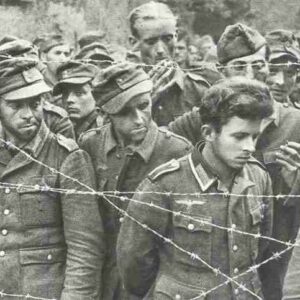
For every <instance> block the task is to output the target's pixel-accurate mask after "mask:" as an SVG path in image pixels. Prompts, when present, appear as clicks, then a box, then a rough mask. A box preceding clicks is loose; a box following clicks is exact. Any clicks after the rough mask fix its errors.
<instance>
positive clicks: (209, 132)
mask: <svg viewBox="0 0 300 300" xmlns="http://www.w3.org/2000/svg"><path fill="white" fill-rule="evenodd" d="M201 134H202V137H203V139H204V140H205V141H206V142H212V141H213V140H214V139H215V137H216V130H215V128H214V127H213V126H212V125H210V124H205V125H203V126H201Z"/></svg>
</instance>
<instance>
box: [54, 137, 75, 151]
mask: <svg viewBox="0 0 300 300" xmlns="http://www.w3.org/2000/svg"><path fill="white" fill-rule="evenodd" d="M53 136H54V138H55V140H56V141H57V143H58V144H59V146H61V147H62V148H64V149H65V150H67V151H68V152H73V151H75V150H78V149H79V146H78V144H77V143H76V142H75V141H74V140H73V139H71V138H67V137H65V136H64V135H62V134H60V133H58V134H55V135H53Z"/></svg>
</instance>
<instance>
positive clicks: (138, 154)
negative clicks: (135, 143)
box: [80, 122, 191, 300]
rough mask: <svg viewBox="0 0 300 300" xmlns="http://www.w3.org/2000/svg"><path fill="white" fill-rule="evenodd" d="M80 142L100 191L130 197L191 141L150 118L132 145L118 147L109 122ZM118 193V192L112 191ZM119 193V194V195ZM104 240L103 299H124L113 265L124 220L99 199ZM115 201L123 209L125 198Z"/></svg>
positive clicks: (125, 204) (115, 267) (185, 150)
mask: <svg viewBox="0 0 300 300" xmlns="http://www.w3.org/2000/svg"><path fill="white" fill-rule="evenodd" d="M80 144H81V146H82V148H83V149H85V150H86V151H87V152H88V153H89V154H90V156H91V158H92V161H93V164H94V167H95V172H96V176H97V187H98V190H100V191H120V192H128V194H125V195H124V194H122V196H128V197H131V196H132V194H133V192H134V191H135V189H136V187H137V186H138V184H139V183H140V182H141V181H142V180H143V179H144V178H145V177H146V176H147V174H148V173H149V172H150V171H152V170H153V169H154V168H156V167H157V166H158V165H160V164H162V163H164V162H166V161H168V160H170V159H172V158H178V157H180V156H182V155H184V154H185V153H187V152H189V151H190V149H191V144H190V143H189V142H188V141H187V140H186V139H184V138H182V137H179V136H177V135H175V134H173V133H171V132H167V131H163V130H162V129H159V128H158V127H157V125H156V124H155V123H154V122H152V123H151V126H150V129H149V131H148V133H147V135H146V137H145V139H144V141H143V142H142V144H141V145H140V146H139V147H138V148H135V149H132V148H131V149H130V148H120V147H119V146H118V144H117V141H116V139H115V138H114V135H113V133H112V127H111V124H107V125H105V126H103V127H102V128H99V129H92V130H90V131H88V132H86V133H85V134H83V135H82V138H81V141H80ZM112 194H113V195H114V194H115V195H117V196H118V193H117V192H116V193H115V192H112ZM119 196H120V195H119ZM100 201H101V202H100V208H101V210H100V211H101V214H102V218H103V222H104V229H105V236H106V242H107V250H108V252H107V257H106V259H105V266H104V270H103V284H102V286H103V287H104V292H103V297H104V298H103V299H105V300H109V299H122V300H123V299H125V296H122V295H121V294H120V280H119V275H118V270H117V265H116V254H115V247H116V241H117V236H118V233H119V228H120V223H121V222H122V220H123V215H121V214H120V213H119V212H118V211H117V210H116V209H115V208H114V207H112V206H111V205H110V204H109V203H107V202H106V201H105V200H104V199H101V200H100ZM110 201H112V202H113V203H114V204H115V205H117V206H118V207H120V208H121V209H126V207H127V204H128V202H127V201H125V202H120V199H119V198H115V197H110Z"/></svg>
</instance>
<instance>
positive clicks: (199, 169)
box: [188, 142, 255, 194]
mask: <svg viewBox="0 0 300 300" xmlns="http://www.w3.org/2000/svg"><path fill="white" fill-rule="evenodd" d="M203 147H204V142H200V143H198V144H197V145H196V146H195V148H194V150H193V151H192V153H191V154H189V156H188V159H189V163H190V167H191V170H192V172H193V174H194V176H195V178H196V180H197V182H198V183H199V185H200V188H201V191H203V192H206V191H207V190H208V189H209V188H210V187H211V186H212V185H213V184H214V183H217V189H218V190H221V191H225V187H223V185H222V183H221V182H220V180H219V179H218V176H217V175H216V174H215V173H214V171H213V169H212V168H211V167H210V166H209V165H208V163H207V162H206V161H205V160H204V158H203V156H202V153H201V150H202V149H203ZM253 185H255V184H254V183H253V181H251V179H250V177H249V171H248V167H247V165H246V166H245V167H244V168H243V169H242V170H241V171H240V172H238V173H237V174H236V176H235V177H234V183H233V186H232V191H231V192H232V193H233V194H234V193H236V194H241V193H242V192H243V191H244V190H245V189H247V188H248V187H250V186H253Z"/></svg>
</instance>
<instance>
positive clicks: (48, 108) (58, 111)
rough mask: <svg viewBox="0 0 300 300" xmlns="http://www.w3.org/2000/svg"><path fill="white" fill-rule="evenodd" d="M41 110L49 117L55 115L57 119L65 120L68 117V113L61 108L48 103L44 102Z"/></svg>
mask: <svg viewBox="0 0 300 300" xmlns="http://www.w3.org/2000/svg"><path fill="white" fill-rule="evenodd" d="M43 110H44V111H45V112H46V113H48V114H50V115H55V116H57V117H59V118H66V117H68V113H67V112H66V111H65V110H64V109H63V108H62V107H59V106H57V105H54V104H52V103H50V102H48V101H45V102H44V105H43Z"/></svg>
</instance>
